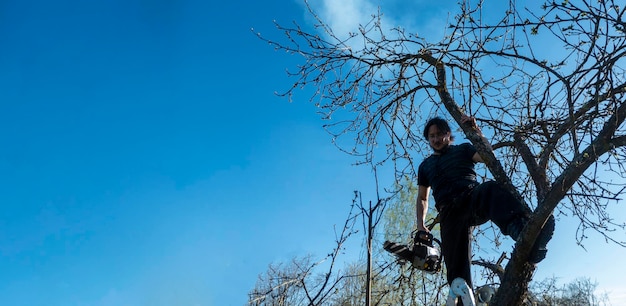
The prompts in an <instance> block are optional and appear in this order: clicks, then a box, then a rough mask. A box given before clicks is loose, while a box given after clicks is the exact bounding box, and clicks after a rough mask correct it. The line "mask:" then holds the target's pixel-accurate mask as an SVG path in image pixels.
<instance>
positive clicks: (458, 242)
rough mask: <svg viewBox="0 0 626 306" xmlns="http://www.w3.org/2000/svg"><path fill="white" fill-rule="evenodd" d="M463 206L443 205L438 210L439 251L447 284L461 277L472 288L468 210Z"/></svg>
mask: <svg viewBox="0 0 626 306" xmlns="http://www.w3.org/2000/svg"><path fill="white" fill-rule="evenodd" d="M464 206H465V205H462V206H460V207H452V208H451V207H443V208H442V209H441V211H440V217H441V224H440V225H441V253H442V255H443V260H444V262H445V264H446V277H447V280H448V284H451V283H452V281H453V280H454V279H456V278H462V279H464V280H465V281H466V282H467V284H468V285H469V287H470V288H472V275H471V270H470V260H471V246H470V234H471V233H470V222H469V214H468V213H469V211H467V210H465V209H463V208H465V207H467V206H465V207H464Z"/></svg>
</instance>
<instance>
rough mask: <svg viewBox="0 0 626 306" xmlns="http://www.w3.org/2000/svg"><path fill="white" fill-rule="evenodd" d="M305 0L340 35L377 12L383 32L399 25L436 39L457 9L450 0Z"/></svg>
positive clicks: (440, 35) (357, 27) (365, 21)
mask: <svg viewBox="0 0 626 306" xmlns="http://www.w3.org/2000/svg"><path fill="white" fill-rule="evenodd" d="M309 4H310V5H311V7H312V8H313V9H314V11H315V12H316V13H317V14H318V15H319V17H320V18H321V19H322V21H323V22H324V23H326V24H327V25H328V26H330V28H331V29H332V31H333V33H334V34H335V35H336V36H337V37H340V38H345V37H347V36H348V34H349V33H354V32H358V30H359V27H360V26H364V25H366V24H368V23H369V22H371V21H372V17H373V15H375V14H378V13H379V12H380V14H381V19H380V23H381V28H382V30H383V31H385V32H387V34H388V31H389V30H390V29H391V28H395V27H401V28H403V29H405V30H406V31H409V32H411V33H419V34H420V36H423V37H424V38H428V39H434V40H439V39H442V38H443V36H444V35H445V31H446V28H447V27H446V25H447V23H448V22H449V18H450V15H451V12H452V14H454V13H453V12H454V11H455V10H456V9H457V4H456V3H454V2H451V3H444V4H441V3H436V4H433V3H432V2H430V1H425V0H414V1H404V0H389V1H381V0H342V1H337V0H309ZM422 34H423V35H422Z"/></svg>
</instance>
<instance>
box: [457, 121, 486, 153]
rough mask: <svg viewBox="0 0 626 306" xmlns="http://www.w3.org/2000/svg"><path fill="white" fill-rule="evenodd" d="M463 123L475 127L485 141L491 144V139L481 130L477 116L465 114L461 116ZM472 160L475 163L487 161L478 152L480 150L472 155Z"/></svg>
mask: <svg viewBox="0 0 626 306" xmlns="http://www.w3.org/2000/svg"><path fill="white" fill-rule="evenodd" d="M461 124H468V125H469V126H471V127H472V128H474V129H475V130H476V133H477V134H478V135H479V136H480V137H482V138H483V139H484V140H485V141H484V142H485V143H486V144H487V145H489V141H488V140H487V139H486V138H485V136H484V135H483V132H482V131H481V130H480V128H479V127H478V125H477V124H476V118H474V117H470V116H467V115H463V116H461ZM472 160H473V161H474V162H475V163H484V162H485V161H484V160H483V158H482V157H481V156H480V154H478V152H476V153H474V156H472Z"/></svg>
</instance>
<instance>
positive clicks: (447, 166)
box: [416, 116, 554, 296]
mask: <svg viewBox="0 0 626 306" xmlns="http://www.w3.org/2000/svg"><path fill="white" fill-rule="evenodd" d="M461 122H462V124H469V125H471V126H472V127H473V128H474V129H475V130H476V131H478V133H480V130H479V129H478V127H477V125H476V120H475V119H474V118H473V117H468V116H463V117H462V119H461ZM423 135H424V137H425V138H426V140H428V142H429V144H430V146H431V148H432V149H433V151H434V153H433V154H432V155H430V156H429V157H427V158H426V159H425V160H424V161H423V162H422V163H421V164H420V166H419V169H418V185H419V191H418V196H417V201H416V211H417V229H418V230H420V231H426V232H428V229H427V228H426V226H425V225H424V219H425V217H426V212H427V210H428V198H429V194H430V191H431V189H432V191H433V197H434V199H435V203H436V204H435V207H436V208H437V211H438V212H439V218H440V222H441V224H440V226H441V249H442V250H441V251H442V255H443V259H444V262H445V264H446V269H447V280H448V284H450V286H451V293H452V292H453V290H454V289H455V287H456V288H457V289H458V288H461V289H463V290H465V291H466V292H467V290H469V291H470V293H471V288H472V279H471V272H470V262H471V243H470V235H471V228H472V227H473V226H476V225H480V224H483V223H485V222H487V221H488V220H491V221H492V222H493V223H494V224H496V225H497V226H498V227H499V228H500V230H501V231H502V233H503V234H505V235H509V236H511V238H513V240H518V238H519V237H520V234H521V231H522V230H523V228H524V226H525V225H526V223H527V222H528V220H529V216H530V213H531V212H530V210H529V209H528V208H527V207H526V206H525V205H523V204H522V203H521V202H520V201H518V200H517V199H516V198H515V197H514V196H513V195H512V194H511V193H510V192H508V191H506V190H505V189H504V188H502V187H501V186H500V185H499V184H498V183H496V182H495V181H488V182H484V183H482V184H480V183H478V182H477V180H476V172H475V171H474V165H475V163H477V162H483V160H482V158H481V156H480V155H479V154H478V152H477V151H476V149H475V148H474V146H472V145H471V144H469V143H463V144H460V145H453V144H452V142H453V140H454V136H453V135H452V133H451V130H450V126H449V125H448V122H447V121H446V120H444V119H442V118H439V117H435V118H433V119H430V120H429V121H428V122H427V123H426V126H425V127H424V133H423ZM553 232H554V217H553V216H551V217H550V218H549V219H548V221H547V222H546V224H545V225H544V227H543V229H542V230H541V232H540V234H539V236H538V237H537V240H536V242H535V244H534V246H533V249H532V251H531V253H530V255H529V258H528V262H530V263H533V264H536V263H539V262H540V261H541V260H543V259H544V258H545V257H546V253H547V249H546V247H547V244H548V241H550V239H551V238H552V234H553ZM465 288H467V289H465ZM459 292H460V291H459ZM459 292H457V293H456V294H457V296H461V293H459Z"/></svg>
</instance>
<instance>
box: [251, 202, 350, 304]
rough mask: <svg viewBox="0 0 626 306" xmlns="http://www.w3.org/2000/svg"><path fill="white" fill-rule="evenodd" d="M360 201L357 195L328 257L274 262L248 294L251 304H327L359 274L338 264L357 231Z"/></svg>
mask: <svg viewBox="0 0 626 306" xmlns="http://www.w3.org/2000/svg"><path fill="white" fill-rule="evenodd" d="M356 200H357V198H356V197H355V199H354V200H353V203H352V206H351V209H350V212H349V214H348V217H347V218H346V221H345V223H344V224H343V227H342V228H341V230H340V231H339V232H338V233H337V235H336V239H335V243H336V245H335V247H334V248H333V250H332V251H331V252H330V253H329V254H327V255H326V257H324V258H323V259H322V260H319V261H314V260H313V259H312V258H313V257H312V256H307V257H303V258H295V259H293V260H292V261H291V262H290V263H289V264H283V263H278V264H271V265H270V266H269V268H268V270H267V272H265V274H263V275H260V276H259V280H258V281H257V284H256V286H255V288H254V289H253V290H252V291H251V292H250V293H249V294H248V305H255V306H265V305H268V306H269V305H272V306H289V305H323V304H325V303H327V301H329V300H330V299H331V297H332V295H333V294H334V293H335V291H336V290H337V288H338V286H339V285H340V284H341V283H342V282H343V281H344V279H346V278H351V277H358V276H359V275H349V274H345V273H341V272H338V271H337V270H338V269H337V267H336V265H337V262H338V260H339V258H340V255H341V254H342V253H343V251H344V248H345V246H344V245H345V243H346V242H347V241H348V239H349V238H350V237H352V236H353V235H354V234H356V233H357V231H356V230H355V226H354V225H355V222H356V220H357V219H358V218H359V214H355V213H353V212H354V209H355V206H356V203H357V202H356ZM320 271H321V272H320Z"/></svg>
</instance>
